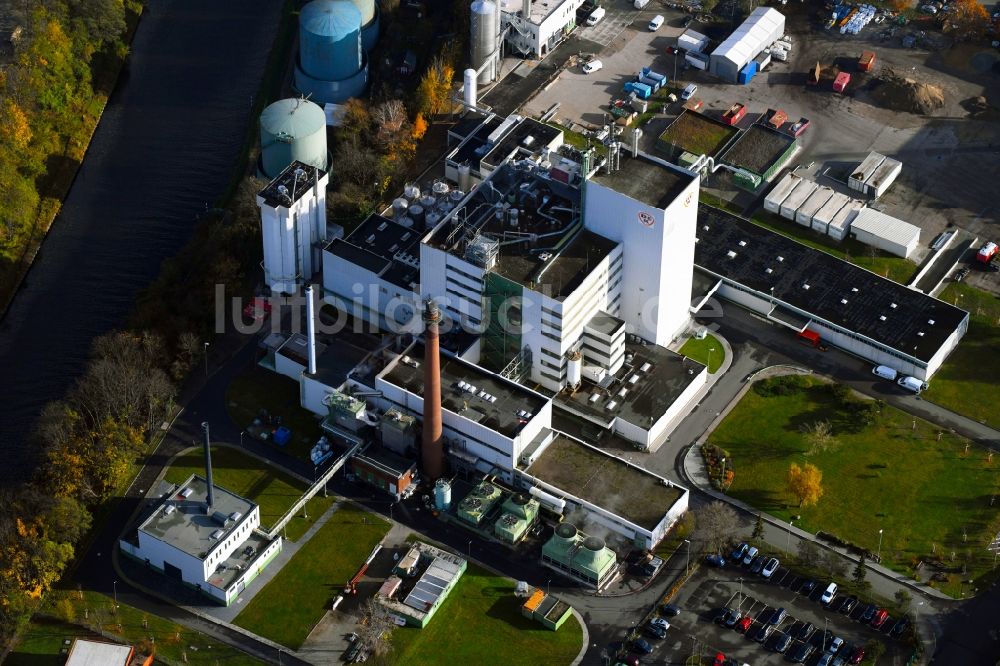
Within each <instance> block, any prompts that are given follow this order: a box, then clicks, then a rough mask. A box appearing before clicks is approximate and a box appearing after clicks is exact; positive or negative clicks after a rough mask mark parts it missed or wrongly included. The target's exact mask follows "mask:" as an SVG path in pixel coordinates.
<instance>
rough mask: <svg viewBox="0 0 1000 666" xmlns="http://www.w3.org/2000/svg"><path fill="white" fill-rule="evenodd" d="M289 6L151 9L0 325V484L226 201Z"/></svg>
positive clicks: (187, 1)
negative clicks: (45, 417)
mask: <svg viewBox="0 0 1000 666" xmlns="http://www.w3.org/2000/svg"><path fill="white" fill-rule="evenodd" d="M281 6H282V2H281V0H212V1H211V2H206V1H205V0H151V1H150V2H148V3H147V9H146V13H145V15H144V16H143V17H142V20H141V21H140V24H139V29H138V31H137V33H136V35H135V39H134V41H133V43H132V48H131V56H130V59H129V66H128V68H127V69H126V70H125V71H124V72H123V73H122V76H121V78H120V80H119V82H118V86H117V88H116V90H115V92H114V93H113V95H112V97H111V100H110V102H109V104H108V106H107V109H106V111H105V113H104V116H103V118H102V119H101V122H100V124H99V126H98V128H97V132H96V133H95V135H94V138H93V141H92V142H91V145H90V149H89V151H88V153H87V155H86V158H85V159H84V162H83V165H82V167H81V169H80V172H79V174H78V175H77V179H76V182H75V183H74V184H73V187H72V189H71V191H70V193H69V195H68V197H67V200H66V202H65V204H64V206H63V208H62V211H61V213H60V214H59V217H58V218H57V220H56V222H55V224H54V225H53V227H52V229H51V231H50V233H49V235H48V237H47V238H46V239H45V242H44V244H43V246H42V250H41V253H40V254H39V256H38V257H37V259H36V260H35V263H34V265H33V266H32V268H31V271H30V272H29V273H28V276H27V279H26V280H25V282H24V284H23V286H22V287H21V290H20V291H19V292H18V294H17V296H16V297H15V299H14V301H13V303H12V304H11V306H10V308H9V309H8V312H7V315H6V316H5V317H4V319H3V320H2V322H0V458H2V460H3V464H0V485H8V484H11V483H13V482H16V481H17V480H19V479H21V478H24V477H25V476H27V475H29V474H30V473H31V472H32V471H33V470H34V468H35V466H36V465H37V464H38V460H39V459H38V457H37V455H36V452H34V451H32V450H30V449H29V447H28V443H27V435H28V434H29V433H30V431H31V429H32V427H33V424H34V423H35V421H36V419H37V416H38V414H39V412H40V410H41V408H42V407H43V406H44V405H45V403H47V402H49V401H51V400H53V399H56V398H59V397H61V396H63V395H64V393H65V391H66V389H67V387H68V386H69V385H70V383H71V382H72V381H73V379H74V377H76V376H77V375H78V374H79V373H80V372H81V370H82V368H83V366H84V364H85V363H86V361H87V357H88V350H89V348H90V344H91V341H92V340H93V339H94V338H95V337H96V336H99V335H101V334H103V333H105V332H107V331H108V330H110V329H113V328H115V327H118V326H119V325H121V324H122V322H123V320H124V318H125V317H126V315H127V314H128V313H129V310H130V308H131V307H132V304H133V302H134V301H135V298H136V295H137V294H138V293H139V291H140V290H141V289H142V288H143V287H145V286H146V285H148V284H149V283H150V282H151V281H152V279H153V278H154V277H155V276H156V275H157V272H158V271H159V268H160V264H161V262H162V261H163V260H164V259H166V258H168V257H171V256H173V255H174V254H176V253H177V252H178V250H179V249H180V248H181V247H182V246H183V245H184V243H185V242H186V241H187V240H188V239H189V238H190V236H191V232H192V229H193V224H194V222H195V219H196V216H197V215H198V214H199V213H201V212H203V211H204V210H205V208H206V206H210V205H212V204H213V203H214V201H215V200H216V199H217V198H218V197H219V196H220V195H221V194H222V193H223V192H224V190H225V188H226V186H227V185H228V183H229V181H230V178H231V176H232V174H233V168H234V165H235V162H236V160H237V158H238V157H239V153H240V150H241V148H242V146H243V141H244V138H245V136H246V134H247V130H248V126H249V123H250V122H252V121H255V119H253V118H251V109H250V106H251V101H252V97H253V95H254V94H255V93H256V91H257V88H258V85H259V83H260V80H261V76H262V75H263V72H264V66H265V63H266V61H267V55H268V51H269V49H270V47H271V43H272V41H273V39H274V36H275V34H276V30H277V27H278V19H279V16H280V13H281Z"/></svg>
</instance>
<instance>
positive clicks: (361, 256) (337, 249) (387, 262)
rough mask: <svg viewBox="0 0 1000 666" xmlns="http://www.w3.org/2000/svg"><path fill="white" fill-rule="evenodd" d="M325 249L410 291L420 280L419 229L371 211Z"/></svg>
mask: <svg viewBox="0 0 1000 666" xmlns="http://www.w3.org/2000/svg"><path fill="white" fill-rule="evenodd" d="M326 251H327V252H330V253H332V254H335V255H337V256H338V257H341V258H343V259H344V260H346V261H349V262H351V263H353V264H356V265H358V266H361V267H362V268H364V269H366V270H368V271H371V272H372V273H374V274H376V275H378V276H379V277H380V278H382V279H383V280H385V281H386V282H389V283H391V284H394V285H396V286H397V287H400V288H402V289H405V290H407V291H410V290H411V289H412V288H413V284H414V283H416V282H419V281H420V270H419V265H420V264H419V259H420V233H419V232H417V231H416V230H414V229H411V228H409V227H404V226H403V225H401V224H397V223H396V222H393V221H392V220H390V219H389V218H386V217H382V216H381V215H376V214H374V213H373V214H371V215H369V216H368V217H367V219H365V221H364V222H362V223H361V224H360V226H358V228H357V229H355V230H354V231H353V232H352V233H351V234H350V235H349V236H348V237H347V238H335V239H333V240H332V241H330V242H329V243H328V244H327V246H326Z"/></svg>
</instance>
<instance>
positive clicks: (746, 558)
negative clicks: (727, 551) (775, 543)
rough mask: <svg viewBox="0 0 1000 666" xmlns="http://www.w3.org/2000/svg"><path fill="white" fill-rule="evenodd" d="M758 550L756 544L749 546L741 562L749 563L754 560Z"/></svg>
mask: <svg viewBox="0 0 1000 666" xmlns="http://www.w3.org/2000/svg"><path fill="white" fill-rule="evenodd" d="M759 552H760V551H759V550H757V546H750V549H749V550H747V554H746V555H744V556H743V564H746V565H749V564H750V563H751V562H753V561H754V558H755V557H757V553H759Z"/></svg>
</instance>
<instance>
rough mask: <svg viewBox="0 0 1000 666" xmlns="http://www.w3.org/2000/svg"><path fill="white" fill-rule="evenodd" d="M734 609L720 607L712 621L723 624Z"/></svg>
mask: <svg viewBox="0 0 1000 666" xmlns="http://www.w3.org/2000/svg"><path fill="white" fill-rule="evenodd" d="M732 610H733V609H732V608H720V609H719V610H717V611H716V612H715V618H713V620H712V622H715V623H716V624H722V623H723V622H725V621H726V617H727V616H728V615H729V613H730V612H732Z"/></svg>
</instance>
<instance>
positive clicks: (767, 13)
mask: <svg viewBox="0 0 1000 666" xmlns="http://www.w3.org/2000/svg"><path fill="white" fill-rule="evenodd" d="M784 34H785V17H784V15H783V14H782V13H781V12H779V11H778V10H777V9H774V8H772V7H758V8H757V9H755V10H753V11H752V12H750V15H749V16H748V17H747V18H746V20H745V21H743V23H742V24H741V25H740V26H739V27H738V28H736V30H734V31H733V33H732V34H731V35H730V36H729V37H728V38H727V39H726V40H725V41H724V42H722V43H721V44H719V46H718V47H716V49H715V50H714V51H712V53H711V55H710V56H709V62H708V68H709V71H710V72H711V73H712V74H715V75H716V76H718V77H719V78H720V79H723V80H725V81H730V82H732V83H735V82H736V81H737V80H738V78H739V75H740V72H742V71H743V69H744V68H745V67H747V66H748V65H749V64H750V63H751V62H752V61H753V59H754V58H756V57H757V56H758V55H760V54H761V53H762V52H763V51H765V50H766V49H768V48H770V47H771V45H772V44H774V42H776V41H777V40H779V39H780V38H781V37H782V36H783V35H784ZM754 72H756V68H754Z"/></svg>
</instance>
